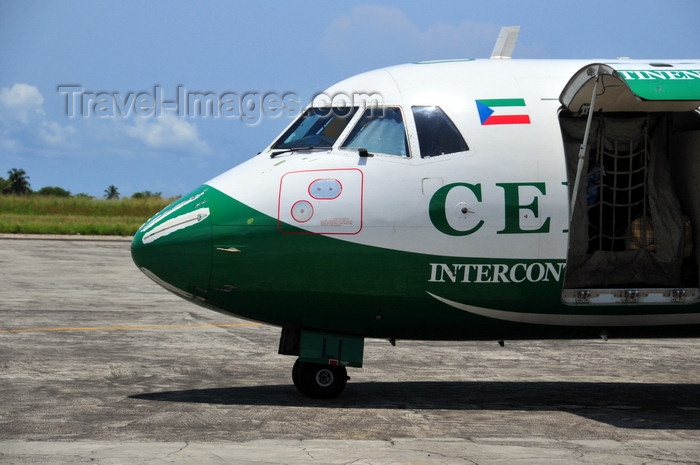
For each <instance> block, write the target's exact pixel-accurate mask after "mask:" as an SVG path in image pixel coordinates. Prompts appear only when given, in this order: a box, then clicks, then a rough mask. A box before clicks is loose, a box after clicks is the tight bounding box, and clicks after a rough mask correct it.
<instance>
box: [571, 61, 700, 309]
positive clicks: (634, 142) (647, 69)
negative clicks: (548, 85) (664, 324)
mask: <svg viewBox="0 0 700 465" xmlns="http://www.w3.org/2000/svg"><path fill="white" fill-rule="evenodd" d="M559 100H560V102H561V103H562V105H563V108H562V111H561V112H560V115H559V121H560V125H561V131H562V137H563V141H564V149H565V155H566V161H567V176H568V185H569V191H570V192H569V194H570V201H571V209H570V218H571V220H570V225H569V251H568V257H567V273H566V279H565V282H564V290H563V294H562V296H563V300H564V302H566V303H570V304H576V305H609V304H627V303H634V304H639V303H642V304H644V303H646V304H662V303H675V304H679V303H691V302H696V301H700V289H698V287H699V284H698V263H700V114H699V113H698V107H699V106H700V62H695V63H688V62H685V63H639V62H632V61H622V62H618V63H605V64H604V63H592V64H590V65H588V66H585V67H584V68H582V69H581V70H580V71H578V72H577V73H576V74H574V76H573V77H572V78H571V79H570V80H569V82H568V84H567V85H566V86H565V87H564V90H563V91H562V93H561V95H560V98H559Z"/></svg>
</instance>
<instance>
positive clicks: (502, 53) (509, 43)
mask: <svg viewBox="0 0 700 465" xmlns="http://www.w3.org/2000/svg"><path fill="white" fill-rule="evenodd" d="M518 34H520V26H503V27H502V28H501V32H500V33H499V34H498V39H496V45H495V46H494V47H493V52H491V59H492V60H503V59H509V58H512V57H513V49H514V48H515V43H516V42H517V41H518Z"/></svg>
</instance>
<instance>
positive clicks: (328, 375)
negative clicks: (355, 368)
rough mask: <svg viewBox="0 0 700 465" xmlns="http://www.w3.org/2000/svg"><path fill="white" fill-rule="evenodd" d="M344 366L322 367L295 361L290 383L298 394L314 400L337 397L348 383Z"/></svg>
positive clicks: (318, 364) (316, 364)
mask: <svg viewBox="0 0 700 465" xmlns="http://www.w3.org/2000/svg"><path fill="white" fill-rule="evenodd" d="M348 379H350V378H348V372H347V370H346V369H345V367H344V366H338V365H322V364H320V363H309V362H302V361H299V360H298V359H297V361H296V362H294V367H293V368H292V381H294V385H295V386H296V387H297V389H298V390H299V392H301V393H302V394H304V395H307V396H309V397H313V398H315V399H331V398H333V397H337V396H338V395H339V394H340V393H341V392H343V389H345V385H346V384H347V383H348Z"/></svg>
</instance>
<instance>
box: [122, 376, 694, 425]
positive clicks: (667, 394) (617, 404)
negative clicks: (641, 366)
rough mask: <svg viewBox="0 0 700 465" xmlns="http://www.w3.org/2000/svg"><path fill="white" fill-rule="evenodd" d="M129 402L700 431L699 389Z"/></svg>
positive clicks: (209, 394)
mask: <svg viewBox="0 0 700 465" xmlns="http://www.w3.org/2000/svg"><path fill="white" fill-rule="evenodd" d="M129 397H130V398H131V399H139V400H150V401H161V402H187V403H207V404H222V405H265V406H271V405H277V406H283V407H284V406H288V407H304V406H308V407H326V408H361V409H417V410H420V409H428V410H430V409H446V410H465V411H470V410H471V411H476V410H501V411H502V410H513V411H562V412H568V413H572V414H575V415H580V416H583V417H585V418H589V419H591V420H595V421H599V422H603V423H607V424H610V425H612V426H615V427H618V428H632V429H700V384H648V383H601V382H590V383H586V382H498V381H479V382H441V381H433V382H431V381H407V382H385V383H376V382H373V383H361V382H360V383H352V384H350V383H349V384H348V386H347V388H346V389H345V391H344V392H343V394H341V396H340V397H338V398H337V399H331V400H315V399H310V398H307V397H304V396H302V395H301V394H299V393H298V392H297V391H296V389H295V388H294V387H293V386H292V385H264V386H245V387H228V388H211V389H190V390H182V391H168V392H154V393H147V394H138V395H133V396H129Z"/></svg>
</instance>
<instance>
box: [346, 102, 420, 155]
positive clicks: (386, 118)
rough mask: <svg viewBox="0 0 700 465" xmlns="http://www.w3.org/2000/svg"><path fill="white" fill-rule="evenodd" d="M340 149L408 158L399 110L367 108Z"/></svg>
mask: <svg viewBox="0 0 700 465" xmlns="http://www.w3.org/2000/svg"><path fill="white" fill-rule="evenodd" d="M342 148H350V149H360V148H364V149H367V151H368V152H371V153H382V154H386V155H398V156H400V157H408V156H409V152H408V141H407V139H406V130H405V128H404V123H403V116H402V115H401V109H400V108H398V107H385V108H368V109H367V110H366V111H365V113H364V114H363V115H362V117H361V118H360V120H359V121H358V122H357V124H356V125H355V127H354V128H353V130H352V132H350V135H349V136H348V138H347V139H346V140H345V142H344V143H343V145H342Z"/></svg>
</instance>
